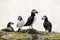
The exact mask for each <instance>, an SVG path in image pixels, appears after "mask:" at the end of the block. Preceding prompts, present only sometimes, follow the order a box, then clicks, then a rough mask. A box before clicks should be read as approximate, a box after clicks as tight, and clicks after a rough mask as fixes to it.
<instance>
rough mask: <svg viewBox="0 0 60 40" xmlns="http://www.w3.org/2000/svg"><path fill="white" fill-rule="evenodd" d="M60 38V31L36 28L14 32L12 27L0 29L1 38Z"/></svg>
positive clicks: (38, 39) (3, 39)
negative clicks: (38, 29) (45, 30)
mask: <svg viewBox="0 0 60 40" xmlns="http://www.w3.org/2000/svg"><path fill="white" fill-rule="evenodd" d="M41 39H43V40H60V33H56V32H52V33H47V32H43V31H37V30H35V29H27V30H23V31H22V32H12V30H11V29H10V28H6V29H2V30H0V40H41Z"/></svg>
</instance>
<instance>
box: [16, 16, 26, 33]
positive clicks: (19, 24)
mask: <svg viewBox="0 0 60 40" xmlns="http://www.w3.org/2000/svg"><path fill="white" fill-rule="evenodd" d="M17 20H18V22H17V27H18V30H17V32H20V31H22V27H23V26H24V24H25V22H24V20H23V18H22V16H18V19H17Z"/></svg>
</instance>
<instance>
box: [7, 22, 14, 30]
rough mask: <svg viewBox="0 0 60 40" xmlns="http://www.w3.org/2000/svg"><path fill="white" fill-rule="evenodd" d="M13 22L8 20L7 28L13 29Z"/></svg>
mask: <svg viewBox="0 0 60 40" xmlns="http://www.w3.org/2000/svg"><path fill="white" fill-rule="evenodd" d="M13 24H14V23H13V22H8V24H7V28H11V29H12V31H14V29H13V27H12V25H13Z"/></svg>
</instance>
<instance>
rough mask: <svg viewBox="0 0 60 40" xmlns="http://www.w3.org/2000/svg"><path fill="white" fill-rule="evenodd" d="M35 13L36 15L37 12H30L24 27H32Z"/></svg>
mask: <svg viewBox="0 0 60 40" xmlns="http://www.w3.org/2000/svg"><path fill="white" fill-rule="evenodd" d="M36 13H38V11H36V10H35V9H33V10H32V12H31V16H30V17H29V18H28V19H27V22H26V23H25V25H24V26H31V27H32V25H33V23H34V20H35V14H36Z"/></svg>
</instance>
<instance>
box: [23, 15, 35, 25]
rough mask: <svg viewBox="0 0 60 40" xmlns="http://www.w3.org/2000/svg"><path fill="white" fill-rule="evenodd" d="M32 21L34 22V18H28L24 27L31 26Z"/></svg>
mask: <svg viewBox="0 0 60 40" xmlns="http://www.w3.org/2000/svg"><path fill="white" fill-rule="evenodd" d="M33 20H34V17H31V16H30V17H29V18H28V20H27V22H26V23H25V25H24V26H29V25H31V24H32V23H33Z"/></svg>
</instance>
